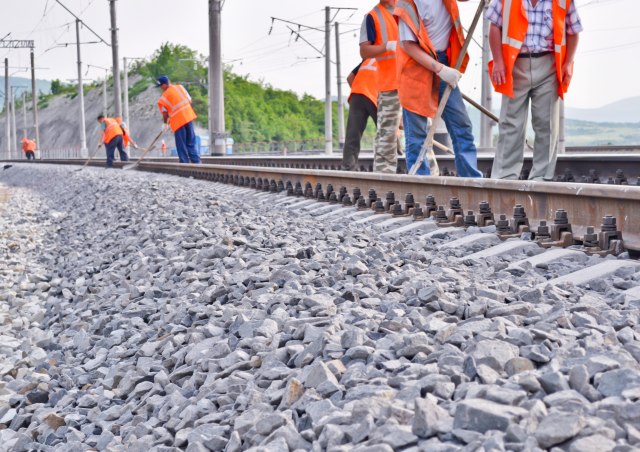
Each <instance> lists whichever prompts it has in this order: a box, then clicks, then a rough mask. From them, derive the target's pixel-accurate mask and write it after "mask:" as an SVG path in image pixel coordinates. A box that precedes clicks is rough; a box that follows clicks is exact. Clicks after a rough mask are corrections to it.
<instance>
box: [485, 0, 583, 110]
mask: <svg viewBox="0 0 640 452" xmlns="http://www.w3.org/2000/svg"><path fill="white" fill-rule="evenodd" d="M523 1H524V0H502V33H501V36H502V58H503V60H504V64H505V73H506V79H507V80H506V83H504V84H502V85H500V86H496V85H495V84H494V88H495V90H496V91H497V92H499V93H501V94H504V95H506V96H509V97H513V67H514V66H515V63H516V59H517V58H518V53H520V49H521V48H522V45H523V44H524V38H525V36H526V35H527V29H528V28H529V19H528V18H527V14H526V10H525V8H524V4H523ZM552 5H553V6H552V10H551V12H552V17H553V50H554V53H555V61H556V78H557V80H558V95H559V96H560V97H561V98H563V97H564V93H566V92H567V89H568V88H569V83H568V82H567V83H564V84H563V83H562V66H563V65H564V62H565V59H566V53H567V33H566V25H565V20H566V17H567V10H568V8H569V6H570V5H571V0H553V1H552ZM489 72H490V73H492V72H493V61H490V62H489ZM492 82H493V81H492Z"/></svg>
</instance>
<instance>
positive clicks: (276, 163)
mask: <svg viewBox="0 0 640 452" xmlns="http://www.w3.org/2000/svg"><path fill="white" fill-rule="evenodd" d="M149 160H150V161H155V162H162V161H164V160H165V159H149ZM202 161H203V163H210V164H217V165H239V166H259V167H272V168H273V167H275V168H293V169H323V170H339V169H340V168H341V164H342V158H341V157H340V156H326V155H305V156H281V155H273V156H236V155H234V156H228V157H203V159H202ZM438 162H439V164H440V167H441V171H442V174H443V175H445V176H446V175H453V174H452V172H453V171H455V163H454V158H453V156H451V155H439V156H438ZM492 164H493V155H491V154H479V155H478V168H479V169H480V170H481V171H482V173H483V174H484V175H485V177H488V176H489V175H490V174H491V165H492ZM530 169H531V155H530V154H527V155H526V156H525V162H524V165H523V172H522V174H523V179H526V176H528V174H529V171H530ZM358 171H360V172H372V171H373V155H372V154H364V155H361V156H360V158H359V167H358ZM405 173H406V165H405V160H404V157H399V159H398V174H405ZM556 180H558V181H561V182H565V181H568V182H586V183H602V184H620V183H626V184H629V185H637V184H639V183H640V153H629V152H623V151H622V150H615V152H614V151H613V150H612V151H611V152H608V153H606V154H604V155H603V154H602V153H584V152H579V153H578V152H572V153H567V154H564V155H561V156H560V157H559V158H558V165H557V167H556Z"/></svg>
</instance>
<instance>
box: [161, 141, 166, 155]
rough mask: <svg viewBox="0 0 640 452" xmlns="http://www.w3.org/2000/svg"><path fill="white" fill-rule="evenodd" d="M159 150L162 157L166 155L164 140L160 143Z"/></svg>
mask: <svg viewBox="0 0 640 452" xmlns="http://www.w3.org/2000/svg"><path fill="white" fill-rule="evenodd" d="M160 150H161V151H162V156H163V157H164V156H166V155H167V143H165V142H164V140H162V142H161V143H160Z"/></svg>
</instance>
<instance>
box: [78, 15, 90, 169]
mask: <svg viewBox="0 0 640 452" xmlns="http://www.w3.org/2000/svg"><path fill="white" fill-rule="evenodd" d="M76 42H77V45H76V47H77V51H78V99H79V100H80V155H81V156H82V157H87V156H88V155H87V131H86V129H85V119H84V89H83V87H82V60H81V58H80V19H76Z"/></svg>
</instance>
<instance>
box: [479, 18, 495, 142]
mask: <svg viewBox="0 0 640 452" xmlns="http://www.w3.org/2000/svg"><path fill="white" fill-rule="evenodd" d="M487 7H488V6H487ZM487 7H485V18H484V19H483V21H482V86H481V94H480V96H481V97H482V99H481V101H480V103H481V104H482V106H483V107H484V108H486V109H487V110H489V111H491V104H492V93H493V86H492V85H491V77H490V74H489V60H490V59H491V48H490V47H489V27H490V23H489V21H488V20H487V19H486V11H487ZM493 125H494V122H493V120H492V119H491V118H489V117H488V116H487V115H485V114H482V113H481V114H480V147H481V148H491V147H493V136H492V135H493V134H492V130H493Z"/></svg>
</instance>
